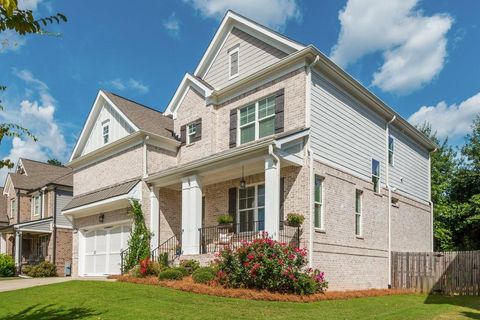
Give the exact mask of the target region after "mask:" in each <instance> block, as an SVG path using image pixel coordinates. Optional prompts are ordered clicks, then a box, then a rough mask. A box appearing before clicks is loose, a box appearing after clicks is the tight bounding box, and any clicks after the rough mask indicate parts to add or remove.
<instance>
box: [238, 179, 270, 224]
mask: <svg viewBox="0 0 480 320" xmlns="http://www.w3.org/2000/svg"><path fill="white" fill-rule="evenodd" d="M237 220H238V221H237V223H238V231H239V232H247V231H261V230H264V229H265V185H264V184H259V185H256V186H249V187H246V188H244V189H239V190H238V215H237Z"/></svg>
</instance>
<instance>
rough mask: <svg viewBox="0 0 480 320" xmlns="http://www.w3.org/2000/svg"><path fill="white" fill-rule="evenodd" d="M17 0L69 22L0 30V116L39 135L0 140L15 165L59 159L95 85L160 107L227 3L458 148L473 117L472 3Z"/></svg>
mask: <svg viewBox="0 0 480 320" xmlns="http://www.w3.org/2000/svg"><path fill="white" fill-rule="evenodd" d="M20 3H21V5H23V6H25V7H28V8H32V9H33V10H34V11H35V12H36V13H37V15H48V14H51V13H55V12H62V13H64V14H65V15H66V16H67V17H68V19H69V21H68V23H65V24H61V25H59V26H52V27H49V28H48V30H50V31H54V32H59V33H61V36H59V37H55V36H28V37H26V38H17V37H15V36H14V35H12V34H10V33H2V34H0V70H1V72H0V83H1V84H6V85H8V87H9V88H8V91H7V92H6V93H5V94H3V95H2V100H4V105H5V106H6V110H5V111H4V112H2V113H1V115H0V116H1V117H2V118H3V119H2V121H15V122H17V123H20V124H23V125H25V126H27V127H28V128H31V129H32V131H33V132H34V133H35V134H36V135H37V136H38V137H39V139H40V141H39V142H38V143H36V144H35V143H32V142H30V141H29V140H28V139H24V140H20V139H17V140H15V141H12V140H11V139H4V140H3V141H2V144H1V146H0V152H1V155H0V156H2V157H7V156H10V157H11V158H12V159H14V160H16V159H17V158H18V157H19V156H24V157H30V158H35V159H38V160H46V159H48V158H50V157H55V158H59V159H60V160H61V161H66V160H67V159H68V157H69V155H70V152H71V149H72V147H73V146H74V144H75V141H76V138H77V137H78V134H79V132H80V130H81V128H82V125H83V123H84V121H85V119H86V117H87V115H88V112H89V110H90V107H91V105H92V102H93V100H94V98H95V96H96V93H97V91H98V89H100V88H105V89H107V90H111V91H113V92H116V93H118V94H120V95H123V96H126V97H128V98H131V99H134V100H136V101H139V102H141V103H144V104H146V105H149V106H152V107H154V108H157V109H158V110H161V111H162V110H164V109H165V107H166V105H167V104H168V102H169V100H170V98H171V97H172V95H173V93H174V91H175V89H176V87H177V86H178V84H179V82H180V80H181V79H182V77H183V75H184V74H185V73H186V72H193V71H194V69H195V67H196V65H197V63H198V61H199V60H200V58H201V56H202V55H203V53H204V51H205V49H206V47H207V46H208V44H209V41H210V40H211V38H212V36H213V34H214V32H215V30H216V28H217V27H218V26H219V22H220V19H221V17H222V16H223V14H224V12H225V10H226V9H228V8H229V9H234V10H236V11H237V12H239V13H241V14H244V15H246V16H248V17H250V18H253V19H255V20H257V21H259V22H261V23H264V24H267V25H268V26H270V27H272V28H274V29H276V30H278V31H280V32H282V33H284V34H285V35H286V36H288V37H291V38H293V39H295V40H297V41H300V42H302V43H305V44H310V43H311V44H314V45H315V46H316V47H317V48H319V49H320V50H321V51H323V52H324V53H325V54H327V55H329V56H331V57H332V58H334V60H335V61H336V62H337V63H339V64H340V65H342V66H344V67H346V70H347V71H348V72H349V73H350V74H351V75H352V76H354V77H355V78H356V79H358V80H360V81H361V82H362V83H363V84H364V85H365V86H367V87H368V88H369V89H370V90H372V91H373V92H374V93H375V94H376V95H378V96H379V97H380V98H381V99H383V100H384V101H385V102H387V103H388V104H389V105H390V106H392V107H393V108H394V109H396V110H397V111H398V112H399V113H400V114H401V115H402V116H404V117H405V118H407V119H408V118H410V120H411V121H412V122H422V121H424V120H428V121H430V122H432V124H433V125H434V127H435V129H437V130H438V133H439V135H440V136H442V137H445V136H447V135H448V136H450V139H451V142H452V143H453V144H455V145H458V144H461V143H462V141H463V137H464V135H465V134H467V133H468V132H469V125H470V121H471V119H472V118H473V116H474V115H475V114H478V113H479V112H480V94H479V93H480V63H479V62H478V57H480V25H478V23H479V22H478V12H480V1H476V0H463V1H461V2H458V1H446V0H429V1H427V0H425V1H416V0H391V1H384V0H349V1H346V0H344V1H333V0H325V1H307V0H231V1H225V0H211V1H208V0H183V1H173V0H165V1H153V0H152V1H137V2H132V1H122V0H116V1H113V0H111V1H107V0H102V1H91V0H88V1H48V0H25V1H23V2H22V1H20ZM132 4H134V5H132ZM135 5H136V6H135ZM422 107H423V108H422ZM421 108H422V109H421ZM412 115H413V116H412ZM2 175H3V174H2Z"/></svg>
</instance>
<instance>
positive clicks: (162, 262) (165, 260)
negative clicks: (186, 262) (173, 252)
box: [158, 252, 168, 269]
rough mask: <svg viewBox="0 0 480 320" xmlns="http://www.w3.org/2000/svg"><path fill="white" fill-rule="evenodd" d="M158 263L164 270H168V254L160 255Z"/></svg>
mask: <svg viewBox="0 0 480 320" xmlns="http://www.w3.org/2000/svg"><path fill="white" fill-rule="evenodd" d="M158 263H159V264H160V267H161V268H162V269H165V268H168V253H166V252H164V253H160V254H159V256H158Z"/></svg>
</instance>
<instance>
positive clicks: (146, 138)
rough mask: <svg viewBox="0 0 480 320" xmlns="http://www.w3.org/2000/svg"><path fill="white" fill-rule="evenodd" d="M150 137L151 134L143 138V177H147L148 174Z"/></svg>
mask: <svg viewBox="0 0 480 320" xmlns="http://www.w3.org/2000/svg"><path fill="white" fill-rule="evenodd" d="M148 139H150V136H148V135H147V136H145V138H143V177H144V178H146V177H147V176H148V162H147V161H148V160H147V141H148Z"/></svg>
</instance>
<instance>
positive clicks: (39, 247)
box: [0, 158, 73, 275]
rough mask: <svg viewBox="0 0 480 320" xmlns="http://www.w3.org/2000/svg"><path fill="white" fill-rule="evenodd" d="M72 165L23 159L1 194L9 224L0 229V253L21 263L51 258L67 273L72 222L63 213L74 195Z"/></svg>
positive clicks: (60, 273) (8, 177)
mask: <svg viewBox="0 0 480 320" xmlns="http://www.w3.org/2000/svg"><path fill="white" fill-rule="evenodd" d="M72 185H73V174H72V170H71V169H70V168H67V167H64V166H55V165H51V164H47V163H43V162H38V161H33V160H29V159H24V158H21V159H20V160H19V161H18V163H17V167H16V170H15V172H12V173H9V174H8V176H7V179H6V182H5V187H4V189H3V192H2V196H3V197H5V201H6V209H5V210H6V211H5V212H6V213H7V218H8V224H7V226H6V227H3V228H0V252H2V253H7V254H9V255H11V256H13V257H14V258H15V263H16V265H17V267H18V268H19V271H20V269H21V266H22V265H27V264H37V263H39V262H42V261H45V260H46V261H50V262H52V263H54V264H55V265H56V266H57V271H58V274H59V275H64V269H65V265H67V266H71V262H72V225H71V222H70V221H69V220H68V219H66V217H65V216H63V215H62V212H61V211H62V209H63V207H64V206H65V205H66V204H67V203H68V202H70V200H71V198H72V195H73V190H72V189H73V187H72Z"/></svg>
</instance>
